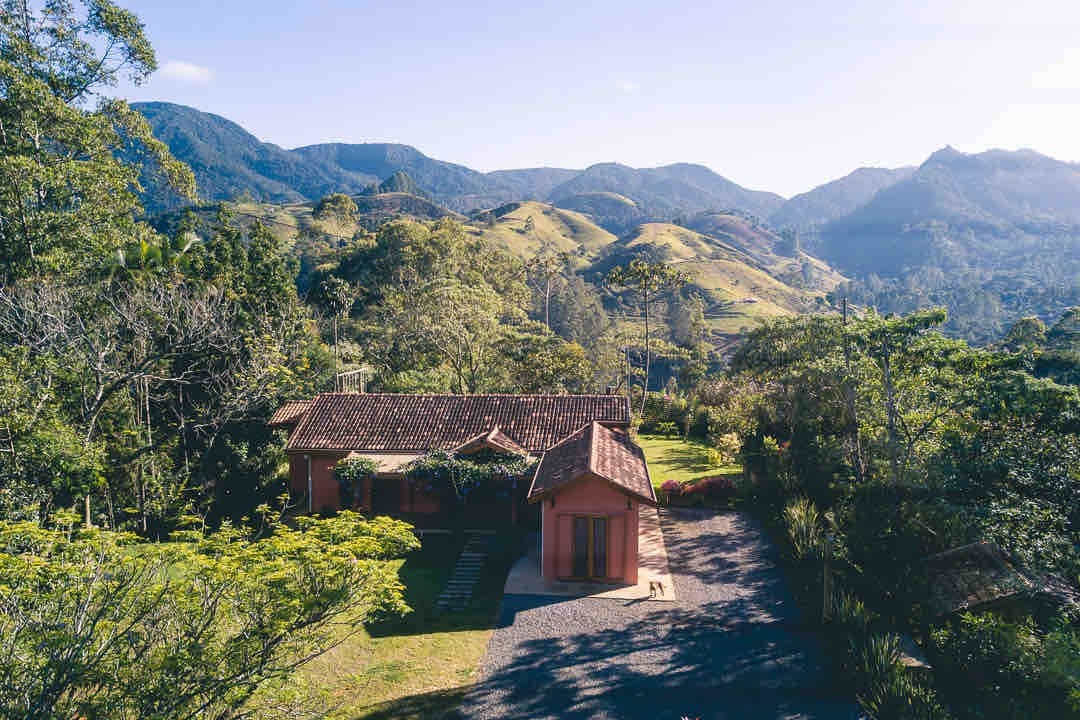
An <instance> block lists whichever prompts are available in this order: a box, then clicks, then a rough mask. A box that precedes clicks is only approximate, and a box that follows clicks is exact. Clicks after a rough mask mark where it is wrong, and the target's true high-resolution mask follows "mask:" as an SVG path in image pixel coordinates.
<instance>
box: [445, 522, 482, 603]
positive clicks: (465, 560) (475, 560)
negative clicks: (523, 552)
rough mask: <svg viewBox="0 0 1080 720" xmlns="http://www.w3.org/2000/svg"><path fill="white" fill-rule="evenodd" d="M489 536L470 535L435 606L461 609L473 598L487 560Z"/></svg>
mask: <svg viewBox="0 0 1080 720" xmlns="http://www.w3.org/2000/svg"><path fill="white" fill-rule="evenodd" d="M487 541H488V539H487V536H486V535H479V534H474V535H469V539H468V540H467V541H466V542H465V547H464V548H463V549H462V551H461V555H460V556H458V561H457V564H456V565H455V566H454V572H453V573H451V575H450V579H449V580H447V581H446V587H445V588H443V591H442V593H441V594H440V595H439V597H438V599H437V600H436V601H435V606H436V607H437V608H439V609H440V610H449V611H461V610H464V609H465V608H466V607H468V605H469V601H470V600H472V594H473V590H474V589H475V588H476V583H477V582H479V580H480V571H481V570H482V569H483V567H484V562H485V561H486V560H487V547H488V546H487Z"/></svg>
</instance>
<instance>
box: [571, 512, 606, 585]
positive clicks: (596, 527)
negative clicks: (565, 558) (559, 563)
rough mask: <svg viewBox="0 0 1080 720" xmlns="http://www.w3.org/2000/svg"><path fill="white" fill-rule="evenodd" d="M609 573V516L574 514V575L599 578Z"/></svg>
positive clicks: (593, 578) (584, 577)
mask: <svg viewBox="0 0 1080 720" xmlns="http://www.w3.org/2000/svg"><path fill="white" fill-rule="evenodd" d="M607 575H608V573H607V518H606V517H590V516H588V515H576V516H574V536H573V576H574V577H576V578H582V579H589V580H597V579H601V578H605V577H607Z"/></svg>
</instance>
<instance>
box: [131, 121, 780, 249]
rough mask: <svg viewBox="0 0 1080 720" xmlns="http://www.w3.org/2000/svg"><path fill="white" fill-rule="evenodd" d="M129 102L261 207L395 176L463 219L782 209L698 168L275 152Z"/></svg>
mask: <svg viewBox="0 0 1080 720" xmlns="http://www.w3.org/2000/svg"><path fill="white" fill-rule="evenodd" d="M132 106H133V107H134V108H135V109H136V110H138V111H139V112H141V113H142V114H143V115H144V116H145V117H146V118H147V120H148V121H149V123H150V127H151V129H152V130H153V132H154V135H155V136H156V137H157V138H158V139H160V140H162V141H164V142H165V143H166V144H167V145H168V146H169V148H170V149H171V150H172V152H173V155H174V156H175V157H177V158H178V159H180V160H183V161H184V162H186V163H188V165H190V166H191V168H192V170H194V172H195V177H196V180H197V181H198V185H199V192H200V195H201V197H202V198H203V199H204V200H207V201H218V200H228V199H233V198H235V197H237V196H240V195H244V194H246V195H250V196H251V198H252V199H254V200H256V201H262V202H301V201H312V200H317V199H319V198H320V197H322V196H324V195H326V194H329V193H331V192H345V193H352V194H355V193H362V192H366V191H367V189H368V188H370V187H371V186H372V185H378V184H379V183H381V182H384V181H386V180H387V179H388V178H392V177H393V176H394V175H395V173H399V172H402V173H405V174H407V175H408V176H409V177H410V178H411V179H412V180H413V181H415V184H414V185H413V184H410V185H409V186H408V187H407V188H404V187H397V186H395V188H394V189H396V190H402V189H404V190H406V191H408V192H409V194H413V195H425V196H427V197H430V198H431V199H432V200H434V201H435V202H436V203H438V204H440V205H443V206H445V207H447V208H450V209H452V210H456V211H458V212H463V213H465V212H470V211H473V210H478V209H489V208H494V207H498V206H501V205H504V204H506V203H508V202H515V201H517V202H520V201H524V200H538V201H549V202H555V203H556V204H563V203H572V202H574V201H573V200H571V198H573V197H574V196H579V195H594V194H596V193H609V194H615V195H620V196H623V197H625V198H627V199H629V200H630V201H631V202H632V203H634V204H635V205H636V206H637V207H638V209H639V210H640V212H641V215H640V218H635V220H637V219H664V220H667V219H672V218H674V217H677V216H679V215H684V214H689V213H695V212H699V211H701V210H708V209H733V208H734V209H739V210H742V211H745V212H749V213H753V214H755V215H759V216H761V217H767V216H768V215H769V214H770V213H771V212H773V211H774V210H776V209H777V208H779V207H780V205H781V204H782V203H783V199H782V198H781V197H780V196H778V195H774V194H773V193H766V192H757V191H753V190H748V189H746V188H743V187H741V186H740V185H738V184H736V183H734V182H732V181H730V180H728V179H726V178H724V177H721V176H720V175H718V174H716V173H715V172H713V171H712V170H710V169H709V168H706V167H704V166H702V165H691V164H685V163H682V164H675V165H668V166H665V167H659V168H646V169H636V168H631V167H627V166H625V165H618V164H615V163H605V164H600V165H594V166H592V167H590V168H588V169H586V170H584V171H582V170H571V169H565V168H543V167H541V168H524V169H516V170H497V171H495V172H489V173H482V172H478V171H476V170H473V169H471V168H468V167H465V166H463V165H457V164H454V163H449V162H444V161H442V160H436V159H434V158H431V157H428V156H427V155H425V154H424V153H422V152H420V151H419V150H417V149H416V148H414V147H411V146H409V145H401V144H397V143H359V144H349V143H325V144H318V145H308V146H305V147H300V148H296V149H294V150H285V149H282V148H280V147H278V146H277V145H273V144H271V143H264V142H261V141H260V140H259V139H258V138H256V137H255V136H254V135H252V134H251V133H249V132H247V131H246V130H244V129H243V128H241V127H240V126H239V125H237V124H236V123H233V122H231V121H229V120H226V119H225V118H222V117H219V116H217V115H212V114H210V113H205V112H201V111H199V110H195V109H194V108H190V107H185V106H183V105H174V104H171V103H160V102H155V103H134V104H133V105H132ZM142 181H143V186H144V188H145V189H146V190H145V193H144V197H143V199H144V205H145V206H146V208H147V211H148V212H150V213H151V214H153V213H156V212H160V211H161V210H166V209H174V208H176V207H178V206H179V205H181V204H182V203H181V200H180V198H178V197H176V196H175V195H174V194H172V193H171V192H170V191H169V190H168V189H167V188H164V187H162V186H161V185H160V183H159V182H158V180H157V179H156V178H154V177H150V176H144V177H143V178H142ZM605 218H606V216H605ZM613 221H615V222H616V224H617V225H618V227H617V228H615V230H616V231H622V230H624V229H626V228H627V227H628V225H627V224H626V222H625V219H622V218H618V219H616V218H613ZM613 227H614V226H613Z"/></svg>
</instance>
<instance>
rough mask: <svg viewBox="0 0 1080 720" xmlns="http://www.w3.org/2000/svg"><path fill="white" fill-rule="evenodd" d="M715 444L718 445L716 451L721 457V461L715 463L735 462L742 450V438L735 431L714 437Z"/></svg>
mask: <svg viewBox="0 0 1080 720" xmlns="http://www.w3.org/2000/svg"><path fill="white" fill-rule="evenodd" d="M713 445H715V446H716V450H715V451H714V452H716V453H717V454H718V455H719V457H720V461H719V462H717V463H715V465H721V464H724V463H731V462H734V461H735V459H736V458H737V457H738V456H739V452H740V451H741V450H742V440H741V439H740V438H739V436H738V435H737V434H736V433H733V432H729V433H724V434H722V435H717V436H715V437H713ZM715 465H714V466H715Z"/></svg>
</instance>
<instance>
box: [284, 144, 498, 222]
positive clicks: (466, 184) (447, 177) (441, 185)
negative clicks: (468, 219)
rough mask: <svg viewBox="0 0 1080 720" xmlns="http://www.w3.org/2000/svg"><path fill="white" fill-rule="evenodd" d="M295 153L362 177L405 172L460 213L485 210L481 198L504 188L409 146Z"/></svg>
mask: <svg viewBox="0 0 1080 720" xmlns="http://www.w3.org/2000/svg"><path fill="white" fill-rule="evenodd" d="M292 153H293V154H294V155H296V156H298V157H300V158H303V159H305V160H308V161H309V162H312V163H315V164H316V165H332V166H334V167H339V168H341V169H342V170H345V171H347V172H350V173H354V174H358V175H369V176H373V177H376V178H387V177H390V176H391V175H393V174H394V173H396V172H399V171H401V172H405V173H407V174H408V175H409V177H410V178H412V179H413V180H415V181H416V185H418V186H419V187H420V188H423V190H424V192H425V193H427V194H429V195H430V196H431V197H432V198H434V199H435V200H436V201H438V202H440V203H442V204H444V205H446V206H448V207H451V208H452V209H454V210H459V211H468V210H471V209H473V208H476V207H484V205H483V203H482V202H480V201H479V199H480V198H487V197H489V196H491V195H492V194H493V193H495V194H497V193H498V192H499V191H500V190H501V189H502V188H501V186H499V184H498V183H497V182H496V181H493V180H491V179H490V178H488V177H487V176H486V175H484V173H481V172H477V171H476V170H470V169H469V168H467V167H465V166H464V165H455V164H454V163H448V162H443V161H442V160H435V159H432V158H429V157H428V156H427V155H425V154H424V153H422V152H420V151H419V150H417V149H416V148H414V147H411V146H409V145H399V144H397V143H363V144H349V143H328V144H322V145H308V146H306V147H299V148H296V149H295V150H293V151H292ZM473 199H476V200H475V201H474V200H473ZM478 203H479V204H478Z"/></svg>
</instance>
